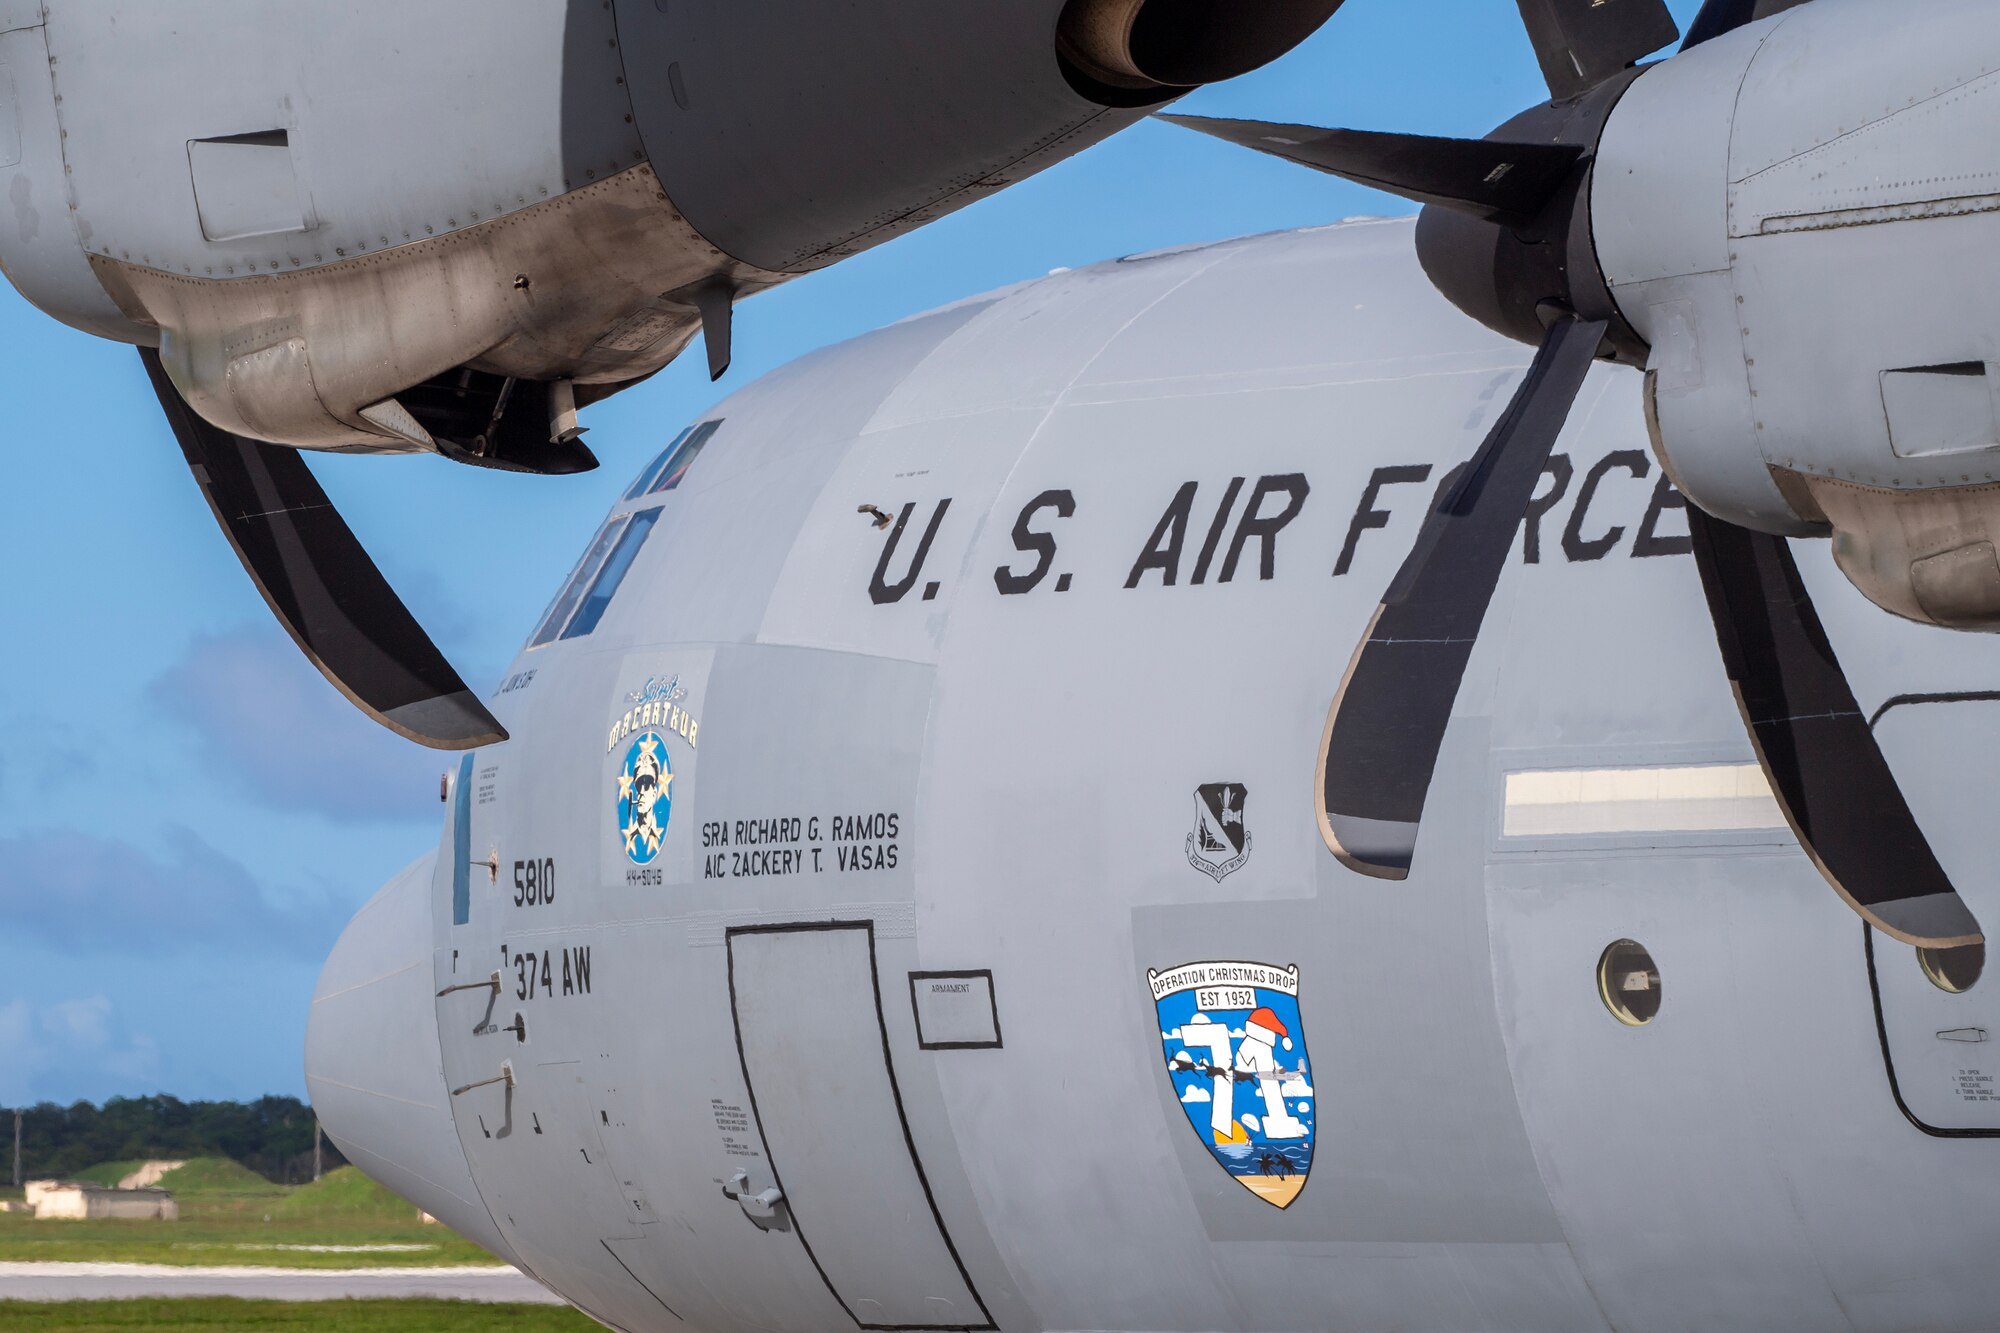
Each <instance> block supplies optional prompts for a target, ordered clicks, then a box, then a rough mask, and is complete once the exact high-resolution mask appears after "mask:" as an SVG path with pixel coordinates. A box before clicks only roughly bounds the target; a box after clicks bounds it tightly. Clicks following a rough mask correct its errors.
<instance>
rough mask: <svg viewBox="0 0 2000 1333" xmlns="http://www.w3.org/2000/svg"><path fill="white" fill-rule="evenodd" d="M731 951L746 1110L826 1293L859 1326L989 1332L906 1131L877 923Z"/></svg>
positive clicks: (806, 932) (806, 930)
mask: <svg viewBox="0 0 2000 1333" xmlns="http://www.w3.org/2000/svg"><path fill="white" fill-rule="evenodd" d="M728 945H729V1000H730V1008H731V1011H732V1012H733V1014H734V1016H735V1022H736V1039H737V1047H738V1050H739V1051H740V1053H741V1055H742V1059H743V1077H744V1081H745V1083H746V1084H747V1086H748V1088H749V1093H750V1109H751V1113H752V1114H753V1115H754V1116H755V1117H756V1120H757V1129H758V1132H759V1133H760V1134H761V1135H762V1137H763V1140H764V1150H765V1153H766V1159H767V1160H768V1161H769V1163H770V1167H771V1173H772V1176H773V1178H774V1179H775V1182H776V1193H777V1194H779V1195H780V1196H782V1201H783V1207H784V1208H785V1209H786V1210H787V1211H788V1213H789V1216H790V1218H791V1221H792V1226H793V1230H794V1231H795V1233H796V1234H797V1236H798V1238H799V1242H800V1244H802V1245H803V1246H805V1249H806V1253H807V1254H808V1256H809V1257H810V1258H811V1259H812V1262H813V1266H814V1267H815V1268H816V1269H818V1270H819V1275H820V1277H821V1278H822V1279H824V1280H825V1282H826V1285H827V1289H828V1290H829V1291H831V1292H832V1293H833V1297H834V1299H835V1300H837V1301H839V1302H840V1304H841V1306H842V1308H843V1309H845V1310H846V1311H847V1313H848V1314H849V1315H851V1316H852V1317H853V1319H854V1322H855V1323H856V1324H857V1325H859V1326H860V1327H861V1328H864V1329H940V1330H980V1329H991V1328H993V1327H995V1325H994V1323H993V1319H992V1316H991V1315H990V1314H989V1313H988V1312H987V1309H986V1305H985V1303H984V1302H983V1301H981V1300H980V1298H979V1293H978V1292H977V1291H976V1290H974V1288H973V1285H972V1279H971V1277H970V1275H969V1274H967V1272H966V1271H965V1265H964V1264H963V1263H962V1262H961V1261H960V1259H959V1255H958V1249H957V1247H956V1246H954V1245H953V1244H952V1240H951V1236H950V1234H949V1233H948V1232H947V1231H946V1229H945V1225H944V1219H943V1217H941V1216H940V1215H939V1213H938V1209H937V1202H936V1200H935V1199H933V1198H932V1196H931V1189H930V1182H929V1181H928V1180H927V1179H926V1178H925V1176H924V1169H923V1163H922V1162H921V1161H920V1160H919V1159H918V1156H917V1150H916V1144H915V1141H914V1140H913V1139H912V1138H911V1136H910V1128H909V1124H908V1121H907V1120H906V1118H905V1116H904V1112H903V1100H902V1094H901V1092H900V1091H899V1090H898V1088H897V1086H896V1072H895V1068H894V1064H893V1061H892V1059H891V1056H890V1054H889V1031H888V1027H887V1025H886V1024H885V1023H884V1021H883V1015H882V993H881V987H880V984H879V983H878V981H877V977H876V970H875V931H874V926H873V923H871V922H866V921H859V922H847V921H835V922H823V921H822V922H809V923H799V924H792V925H778V926H739V927H735V928H732V929H731V930H730V931H729V933H728Z"/></svg>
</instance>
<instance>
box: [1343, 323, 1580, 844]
mask: <svg viewBox="0 0 2000 1333" xmlns="http://www.w3.org/2000/svg"><path fill="white" fill-rule="evenodd" d="M1605 328H1606V325H1605V324H1604V323H1603V322H1602V321H1595V320H1581V319H1577V318H1575V317H1574V316H1570V317H1566V318H1564V319H1562V320H1559V321H1558V322H1557V323H1555V324H1554V325H1553V326H1551V327H1550V329H1549V331H1548V334H1547V336H1546V337H1545V338H1544V339H1543V341H1542V346H1541V349H1540V350H1539V351H1537V352H1536V353H1535V361H1534V364H1533V365H1532V366H1530V367H1529V368H1528V374H1527V377H1526V378H1525V379H1523V380H1522V381H1521V387H1520V388H1519V389H1518V390H1516V391H1515V393H1514V399H1513V401H1512V402H1511V403H1509V404H1508V405H1507V411H1506V412H1505V413H1504V414H1503V415H1502V416H1501V418H1500V420H1499V421H1498V422H1497V423H1495V425H1494V427H1493V430H1492V431H1491V433H1489V434H1488V435H1487V437H1486V440H1485V442H1484V443H1483V444H1481V445H1480V446H1479V452H1478V453H1476V454H1474V455H1473V457H1472V461H1471V462H1470V463H1469V464H1467V466H1466V468H1465V470H1464V471H1463V472H1462V473H1461V474H1460V479H1459V481H1458V483H1457V485H1456V486H1454V487H1452V488H1451V489H1450V491H1449V492H1448V493H1447V494H1446V495H1445V496H1444V497H1443V498H1441V499H1440V500H1439V501H1438V504H1437V507H1436V508H1434V509H1433V510H1432V511H1431V513H1430V514H1429V516H1428V517H1426V518H1425V519H1424V526H1423V530H1422V532H1420V533H1419V534H1418V536H1417V544H1416V546H1415V547H1414V548H1413V549H1412V550H1411V551H1410V554H1409V556H1408V558H1406V559H1405V560H1404V562H1403V567H1402V569H1401V570H1400V571H1399V572H1398V573H1397V575H1396V580H1395V582H1394V583H1391V584H1390V585H1389V591H1388V592H1387V593H1386V594H1385V595H1384V596H1383V598H1382V604H1381V605H1380V606H1379V607H1377V608H1376V611H1375V616H1374V618H1373V619H1372V620H1371V621H1370V622H1369V624H1368V632H1367V634H1365V635H1364V636H1363V637H1362V640H1361V643H1360V646H1358V647H1357V648H1356V649H1355V650H1354V657H1353V659H1352V660H1351V661H1350V662H1349V663H1348V665H1347V675H1346V677H1345V678H1344V679H1343V680H1342V681H1341V683H1340V690H1339V692H1338V693H1337V694H1335V695H1334V699H1333V708H1332V710H1331V711H1330V712H1328V714H1327V718H1326V731H1325V733H1324V734H1323V736H1322V737H1321V741H1320V761H1319V786H1320V800H1321V805H1320V824H1319V828H1320V836H1321V837H1323V838H1324V839H1325V840H1326V845H1327V847H1328V848H1329V849H1331V850H1332V852H1333V854H1334V855H1335V856H1337V857H1339V858H1340V860H1341V863H1342V864H1344V865H1346V866H1347V867H1348V868H1349V869H1352V870H1358V871H1360V872H1361V873H1362V874H1364V875H1373V876H1375V877H1376V878H1378V879H1402V878H1404V877H1405V876H1407V875H1408V874H1409V872H1410V860H1411V857H1412V855H1413V854H1414V852H1415V850H1416V844H1417V824H1418V821H1419V820H1420V819H1421V818H1422V816H1423V812H1424V798H1425V796H1426V795H1428V794H1429V791H1430V785H1431V773H1432V770H1434V769H1435V768H1436V767H1437V757H1438V747H1439V746H1440V745H1441V744H1443V742H1444V732H1445V727H1446V725H1447V724H1448V723H1449V722H1450V721H1451V707H1452V703H1453V701H1454V700H1456V699H1457V698H1458V686H1459V681H1460V679H1461V678H1462V677H1463V676H1464V675H1465V664H1466V662H1467V660H1468V659H1470V658H1471V656H1472V646H1473V643H1474V641H1475V640H1476V639H1477V638H1478V636H1479V625H1480V622H1481V621H1482V620H1484V619H1485V618H1486V607H1487V604H1488V603H1489V602H1491V601H1492V600H1493V589H1494V587H1495V586H1496V585H1497V584H1498V583H1499V581H1500V571H1501V570H1502V568H1504V567H1505V565H1506V563H1507V553H1508V552H1509V551H1510V550H1512V549H1513V545H1514V532H1515V529H1517V528H1518V527H1519V526H1520V524H1521V515H1522V513H1523V512H1524V511H1525V510H1526V508H1527V506H1528V502H1529V500H1531V499H1532V498H1533V497H1534V490H1535V483H1536V481H1537V480H1538V479H1539V478H1540V477H1541V474H1542V465H1543V464H1544V463H1546V462H1547V461H1548V457H1549V451H1550V450H1551V449H1553V448H1554V447H1555V442H1556V437H1557V436H1558V435H1560V434H1561V433H1562V428H1563V423H1564V422H1566V421H1567V420H1569V412H1570V406H1571V404H1573V403H1574V402H1575V401H1576V395H1577V393H1578V391H1579V390H1581V389H1582V387H1583V380H1584V376H1585V375H1587V374H1588V373H1589V371H1590V364H1591V362H1592V360H1593V359H1595V357H1596V356H1597V349H1598V346H1599V344H1600V343H1601V342H1602V341H1603V338H1604V332H1605Z"/></svg>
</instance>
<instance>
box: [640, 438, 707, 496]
mask: <svg viewBox="0 0 2000 1333" xmlns="http://www.w3.org/2000/svg"><path fill="white" fill-rule="evenodd" d="M692 434H694V427H693V426H689V427H687V428H686V429H685V430H683V431H682V432H681V433H680V434H678V435H676V436H674V438H673V443H671V444H669V445H668V446H667V447H666V448H664V449H662V450H660V456H659V457H658V458H655V459H654V460H653V461H652V462H650V463H648V464H647V465H646V470H645V471H643V472H641V473H640V474H639V476H638V479H637V480H636V481H634V482H633V483H632V485H631V487H630V488H629V489H627V490H626V492H625V498H626V499H627V500H636V499H638V498H639V497H640V496H642V495H644V494H645V493H646V491H647V489H648V488H649V487H650V486H652V484H653V483H654V482H656V481H658V480H659V479H660V474H661V473H662V472H665V471H666V470H667V460H668V459H670V458H672V457H673V456H674V450H676V449H678V448H680V447H681V442H682V441H684V440H686V439H687V437H688V436H690V435H692Z"/></svg>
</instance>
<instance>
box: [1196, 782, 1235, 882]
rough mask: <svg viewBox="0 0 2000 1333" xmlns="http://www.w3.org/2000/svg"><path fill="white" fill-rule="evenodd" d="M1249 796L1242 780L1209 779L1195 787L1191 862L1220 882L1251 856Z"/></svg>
mask: <svg viewBox="0 0 2000 1333" xmlns="http://www.w3.org/2000/svg"><path fill="white" fill-rule="evenodd" d="M1249 799H1250V792H1249V790H1248V789H1247V788H1245V787H1244V785H1243V784H1242V783H1240V782H1207V783H1203V784H1202V785H1201V786H1199V787H1196V788H1195V789H1194V831H1193V832H1191V833H1189V834H1188V836H1187V857H1188V864H1189V865H1191V866H1193V867H1194V868H1195V869H1196V870H1199V871H1200V872H1201V873H1202V874H1204V875H1207V876H1208V877H1209V878H1210V879H1212V880H1214V881H1215V882H1216V883H1218V884H1220V883H1221V882H1222V877H1223V876H1224V875H1227V874H1229V873H1230V872H1231V871H1233V870H1235V869H1236V868H1237V867H1238V866H1240V865H1242V864H1243V863H1244V862H1245V861H1248V860H1249V859H1250V831H1249V829H1248V828H1246V827H1245V826H1244V823H1243V805H1244V802H1246V801H1248V800H1249Z"/></svg>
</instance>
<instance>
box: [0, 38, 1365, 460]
mask: <svg viewBox="0 0 2000 1333" xmlns="http://www.w3.org/2000/svg"><path fill="white" fill-rule="evenodd" d="M1153 3H1154V4H1170V3H1180V4H1185V3H1188V0H1153ZM1337 4H1338V0H1312V3H1310V4H1307V5H1304V6H1303V7H1301V8H1299V9H1298V11H1297V12H1295V13H1289V16H1288V18H1287V19H1286V21H1285V22H1283V23H1274V22H1273V21H1272V20H1271V19H1270V18H1269V16H1268V15H1263V14H1262V13H1261V11H1262V10H1264V9H1265V8H1267V7H1265V6H1261V5H1253V4H1248V3H1240V4H1238V3H1229V2H1227V0H1202V2H1201V3H1200V4H1198V5H1197V6H1196V8H1198V9H1199V10H1201V12H1202V14H1203V15H1205V16H1206V20H1207V22H1206V26H1204V27H1203V28H1202V29H1201V30H1200V31H1201V33H1202V34H1203V36H1202V38H1201V40H1202V41H1203V42H1205V43H1208V44H1210V45H1217V46H1218V53H1217V54H1216V55H1215V56H1214V58H1212V59H1209V60H1207V61H1206V62H1205V63H1204V61H1203V60H1202V59H1201V58H1200V53H1199V52H1197V51H1194V50H1181V49H1178V48H1176V49H1175V55H1176V57H1177V60H1178V63H1176V64H1175V65H1174V74H1175V78H1176V79H1179V78H1181V77H1182V76H1183V75H1185V74H1194V75H1204V73H1205V71H1206V70H1214V71H1218V72H1234V71H1235V70H1236V69H1237V68H1238V67H1247V64H1246V61H1249V62H1250V63H1259V62H1261V60H1262V59H1268V58H1270V57H1271V56H1275V55H1276V54H1278V53H1279V52H1280V51H1281V50H1283V49H1288V48H1289V46H1290V45H1292V44H1295V43H1296V42H1297V41H1299V40H1301V39H1303V38H1304V37H1305V36H1306V35H1308V34H1309V33H1310V32H1311V31H1312V30H1313V29H1314V28H1316V27H1318V26H1319V23H1320V22H1322V21H1323V20H1324V19H1325V18H1326V16H1327V15H1328V14H1330V13H1331V12H1332V10H1333V9H1334V8H1336V7H1337ZM1137 8H1143V6H1139V7H1137ZM1137 8H1135V10H1134V13H1135V14H1136V13H1137ZM1281 8H1285V9H1287V10H1288V11H1290V10H1291V9H1292V8H1293V7H1291V6H1284V7H1281ZM1063 9H1064V0H974V2H973V3H966V4H954V5H911V4H891V3H871V4H863V5H860V6H856V5H823V4H803V3H800V4H794V3H785V4H765V5H737V4H700V3H687V4H683V3H679V0H676V3H674V4H671V5H668V4H663V3H657V2H656V0H565V2H563V3H546V4H533V5H514V6H509V7H507V9H506V12H505V15H504V21H501V20H500V19H498V18H497V17H496V14H495V11H494V10H493V8H492V6H491V5H486V4H479V3H474V0H432V2H431V3H426V4H420V5H394V6H392V5H390V4H388V3H386V0H371V2H370V3H364V4H360V5H344V6H331V7H329V6H313V5H303V6H301V5H251V6H244V5H235V4H219V3H207V4H202V3H196V4H176V5H157V4H134V3H131V0H0V100H11V102H12V105H11V106H6V105H0V113H5V112H7V111H10V110H11V111H12V112H13V115H11V116H9V115H6V114H0V127H14V128H17V129H18V136H17V137H18V141H19V142H18V144H17V143H15V142H13V141H12V139H13V138H14V137H15V136H5V135H4V134H0V138H5V139H6V140H7V141H4V142H0V193H4V194H5V195H6V197H7V199H8V200H9V202H10V205H11V208H12V210H13V212H12V219H13V221H12V222H11V223H10V225H8V226H6V227H0V267H4V269H5V271H6V272H7V274H8V276H9V277H10V278H11V279H12V280H13V281H14V283H15V285H16V286H17V287H18V288H19V289H20V290H21V291H22V293H23V294H24V295H25V296H26V297H27V298H28V299H29V300H31V301H33V302H34V303H36V304H37V305H39V306H40V307H41V308H42V309H44V310H45V311H47V312H49V313H50V314H53V315H55V316H56V317H57V318H59V319H63V320H65V321H67V322H69V323H71V324H74V325H77V326H78V327H82V328H85V329H87V330H89V331H91V332H94V333H98V334H103V335H106V336H110V337H115V338H120V339H123V340H126V341H130V342H135V343H144V344H153V345H157V346H159V348H160V350H161V356H162V361H163V363H164V365H165V366H166V368H167V371H168V373H169V374H170V375H171V377H172V378H173V381H174V384H175V386H176V387H177V388H178V389H179V390H180V392H181V394H182V395H183V396H184V397H185V398H186V399H187V400H188V402H189V403H190V404H191V405H192V406H193V407H194V408H195V409H196V410H197V411H198V412H200V413H201V415H202V416H204V417H206V418H207V419H208V420H209V421H211V422H212V423H214V424H216V425H218V426H221V427H223V428H225V429H227V430H231V431H234V432H236V433H239V434H242V435H248V436H253V437H257V438H262V439H266V440H272V441H276V442H279V443H285V444H292V445H299V446H304V447H310V448H324V449H348V450H361V451H370V450H374V451H410V450H424V449H432V448H437V449H442V450H444V451H445V452H449V453H455V454H456V455H458V456H461V457H468V460H469V461H486V462H495V461H498V462H502V463H505V462H507V461H509V459H508V457H506V456H504V455H503V456H502V457H499V458H495V457H493V456H492V454H491V447H492V446H493V445H494V443H495V442H496V441H511V443H510V445H509V448H510V449H511V450H512V451H513V455H512V461H513V462H514V463H515V464H517V465H522V466H529V467H531V468H532V469H533V470H538V471H561V470H566V466H565V464H564V462H563V460H562V459H561V458H559V457H543V456H535V457H530V455H534V454H535V450H536V448H537V447H538V445H544V446H545V444H546V441H547V439H548V436H549V435H550V434H551V433H553V434H555V435H556V436H557V437H558V438H559V439H560V437H561V436H563V435H564V434H565V428H564V424H563V423H564V422H565V421H567V422H568V423H569V424H568V431H569V432H570V433H573V431H574V423H573V418H571V417H569V416H568V415H567V414H568V412H569V409H570V405H571V404H572V403H574V402H576V401H584V402H587V401H589V400H590V399H591V398H593V397H601V396H602V395H604V394H606V393H609V392H612V391H615V390H616V388H618V387H619V386H621V385H624V384H627V383H630V382H633V381H635V380H638V379H641V378H643V377H644V376H646V375H648V374H651V373H652V372H653V371H656V370H658V369H659V368H660V367H661V366H662V365H664V364H665V363H666V362H667V361H668V360H670V359H671V358H672V357H673V356H674V355H676V354H677V353H678V352H679V351H680V350H681V349H682V348H683V347H684V346H685V345H686V344H687V343H688V342H689V340H690V339H691V338H692V337H693V335H694V333H695V332H696V331H697V329H699V328H701V327H703V312H704V310H707V311H709V312H710V314H711V315H714V314H715V313H716V312H717V311H718V309H719V310H721V311H726V309H727V305H728V303H730V302H733V301H734V300H735V299H737V298H739V297H741V296H743V295H746V294H749V293H752V292H755V291H758V290H761V289H763V288H767V287H769V286H772V285H774V284H776V283H778V282H781V281H783V280H785V279H786V278H788V277H790V276H792V275H794V274H797V273H801V272H805V271H808V270H810V269H813V268H817V267H821V266H824V265H826V264H830V263H833V262H834V261H836V260H838V259H840V258H842V257H844V256H847V255H850V254H853V253H856V252H858V251H860V250H862V249H866V248H868V247H869V246H872V245H875V244H877V243H879V242H881V241H883V240H886V239H888V238H889V237H892V236H894V235H897V234H899V233H900V232H903V231H907V230H909V229H911V228H913V227H916V226H920V225H922V224H923V223H925V222H927V221H929V220H931V219H933V218H936V217H938V216H941V215H942V214H944V213H948V212H950V211H952V210H954V209H956V208H959V207H962V206H963V205H965V204H967V203H969V202H971V201H973V200H975V199H978V198H981V197H983V196H985V195H987V194H990V193H992V192H993V191H995V190H997V189H1000V188H1002V187H1004V186H1006V185H1008V184H1011V183H1012V182H1014V181H1016V180H1019V179H1021V178H1022V177H1024V176H1026V175H1029V174H1031V173H1033V172H1035V171H1037V170H1039V169H1040V168H1042V167H1044V166H1047V165H1050V164H1051V163H1054V162H1056V161H1059V160H1061V159H1062V158H1064V157H1067V156H1069V155H1071V154H1073V153H1075V152H1077V151H1079V150H1080V149H1082V148H1084V147H1087V146H1088V145H1090V144H1092V143H1095V142H1096V141H1097V140H1099V139H1101V138H1103V137H1105V136H1106V135H1108V134H1110V133H1112V132H1114V131H1115V130H1117V129H1120V128H1122V127H1123V126H1125V125H1127V124H1129V123H1131V122H1132V121H1133V120H1134V119H1136V118H1138V117H1139V116H1141V115H1143V114H1144V113H1145V112H1146V111H1147V110H1149V109H1150V108H1151V107H1152V106H1154V105H1157V104H1158V103H1160V102H1161V101H1164V100H1166V99H1168V98H1170V97H1171V96H1173V95H1175V94H1176V93H1177V92H1179V91H1180V90H1181V85H1180V84H1179V83H1171V84H1167V83H1162V84H1158V85H1156V86H1152V87H1149V88H1146V89H1143V90H1139V91H1137V92H1135V91H1134V90H1132V89H1119V88H1111V87H1110V86H1108V85H1099V84H1096V83H1094V82H1093V81H1092V80H1090V79H1089V78H1087V77H1081V76H1079V74H1078V72H1077V71H1076V69H1075V68H1074V65H1073V62H1072V61H1071V60H1070V59H1069V58H1067V57H1065V55H1064V54H1063V53H1062V45H1063V43H1062V39H1060V38H1059V36H1058V25H1059V21H1060V19H1061V16H1062V13H1063ZM1308 11H1309V13H1308ZM1141 17H1143V16H1141ZM1166 45H1167V44H1165V43H1163V42H1158V41H1155V42H1153V43H1152V45H1151V46H1148V47H1147V49H1148V50H1149V51H1150V50H1153V49H1155V48H1160V49H1166ZM1253 57H1254V59H1253ZM1196 81H1198V79H1197V80H1196ZM536 386H539V387H536ZM524 404H526V405H527V406H525V407H524V406H523V405H524ZM509 413H511V414H512V416H511V417H509V416H508V414H509ZM524 414H525V415H527V416H529V417H535V418H539V419H537V420H533V421H530V422H528V423H527V427H526V429H525V430H524V429H522V428H521V427H520V423H519V421H518V420H515V419H516V418H519V417H521V416H523V415H524ZM543 452H544V453H546V448H544V449H543ZM585 457H587V455H585Z"/></svg>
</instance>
